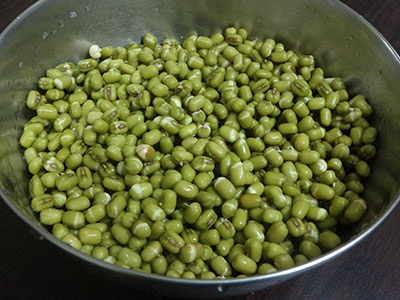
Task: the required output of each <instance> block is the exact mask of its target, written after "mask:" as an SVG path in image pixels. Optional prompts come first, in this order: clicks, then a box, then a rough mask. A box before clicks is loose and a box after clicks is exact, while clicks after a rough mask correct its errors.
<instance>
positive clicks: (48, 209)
mask: <svg viewBox="0 0 400 300" xmlns="http://www.w3.org/2000/svg"><path fill="white" fill-rule="evenodd" d="M89 55H90V58H88V59H84V60H81V61H79V62H78V63H77V64H74V63H71V62H66V63H62V64H60V65H58V66H56V67H54V68H51V69H49V70H47V71H46V76H45V77H43V78H40V79H39V81H38V87H39V89H38V90H32V91H30V92H29V95H28V97H27V106H28V108H30V109H31V110H34V111H35V112H36V115H35V116H34V117H32V118H31V119H30V120H29V122H27V124H26V125H25V127H24V130H23V133H22V136H21V138H20V144H21V146H22V147H24V148H26V150H25V152H24V157H25V159H26V163H27V165H28V169H29V172H30V173H31V174H32V178H31V179H30V181H29V192H30V195H31V196H32V200H31V206H32V209H33V210H34V211H35V212H37V213H39V214H40V221H41V223H43V224H44V225H48V226H49V227H50V228H51V230H52V233H53V234H54V236H55V237H57V238H58V239H60V240H61V241H63V242H65V243H67V244H69V245H70V246H72V247H73V248H75V249H78V250H80V251H82V252H84V253H86V254H88V255H91V256H93V257H95V258H97V259H101V260H104V261H106V262H109V263H112V264H116V265H119V266H121V267H124V268H130V269H133V270H141V271H144V272H149V273H150V272H151V273H155V274H159V275H166V276H171V277H181V278H201V279H213V278H231V277H243V276H249V275H254V274H267V273H271V272H276V271H278V270H282V269H287V268H290V267H293V266H296V265H299V264H303V263H305V262H307V261H309V260H311V259H313V258H316V257H318V256H320V255H321V254H322V253H324V252H326V251H329V250H332V249H334V248H336V247H337V246H339V245H340V244H341V237H340V236H339V232H340V231H341V230H343V228H346V226H351V225H352V224H354V223H356V222H358V221H359V220H361V219H362V217H363V215H364V214H365V212H366V210H367V205H366V202H365V200H364V199H363V198H362V196H361V194H362V192H363V190H364V185H363V183H362V180H363V179H364V178H365V177H368V176H369V174H370V167H369V165H368V161H369V160H370V159H372V158H373V157H374V156H375V155H376V148H375V139H376V134H377V131H376V129H375V128H374V127H371V126H370V124H369V122H368V121H367V117H369V116H370V115H371V114H372V108H371V106H370V105H369V104H368V103H367V101H366V99H365V97H364V96H362V95H356V96H355V97H352V98H351V97H349V94H348V92H347V91H346V89H345V86H344V83H343V80H341V79H340V78H325V76H324V71H323V70H322V69H321V68H317V67H316V66H315V61H314V58H313V56H311V55H299V54H296V53H295V52H293V51H291V50H286V49H285V47H284V45H283V44H282V43H278V42H275V41H274V40H272V39H266V40H264V41H262V40H249V39H247V32H246V30H244V29H238V30H237V29H235V28H232V27H231V28H227V29H226V30H225V32H224V34H222V33H216V34H214V35H213V36H211V37H205V36H196V35H191V36H189V37H188V38H187V39H186V40H185V41H183V43H182V44H179V42H178V41H176V40H174V39H165V40H164V41H162V43H161V44H158V40H157V38H156V37H155V36H153V35H151V34H145V35H144V36H143V39H142V44H138V43H135V42H133V43H131V44H129V45H128V46H126V47H117V48H115V49H114V48H112V47H111V46H108V47H104V48H100V47H98V46H97V45H93V46H91V47H90V49H89Z"/></svg>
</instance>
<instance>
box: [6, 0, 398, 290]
mask: <svg viewBox="0 0 400 300" xmlns="http://www.w3.org/2000/svg"><path fill="white" fill-rule="evenodd" d="M232 25H233V26H241V27H244V28H246V29H247V30H248V32H249V33H250V38H260V39H264V38H267V37H271V38H274V39H276V40H277V41H280V42H283V43H284V44H285V45H286V46H287V47H288V48H290V49H293V50H295V51H298V52H299V53H305V54H310V53H311V54H313V55H314V57H315V58H316V62H317V64H318V65H319V66H321V67H323V68H324V69H325V70H326V73H327V74H328V76H340V77H342V78H343V79H344V80H345V83H346V85H347V86H348V87H349V91H350V93H351V94H353V95H354V94H357V93H363V94H364V95H366V97H367V98H368V100H369V102H370V103H371V104H372V106H373V107H374V111H375V113H374V118H373V124H374V126H376V127H377V129H378V131H379V155H378V157H377V158H376V159H375V160H374V162H373V163H372V168H373V172H372V175H371V177H370V178H369V180H368V182H367V184H366V185H365V186H366V190H365V192H364V197H365V199H366V201H367V202H368V207H369V209H368V212H367V214H366V216H365V217H364V218H363V220H362V222H361V223H360V224H359V225H358V226H355V227H354V228H352V229H351V231H349V232H348V235H347V236H346V237H345V239H344V243H343V244H342V245H341V246H340V247H338V248H337V249H335V250H333V251H330V252H328V253H326V254H324V255H323V256H321V257H319V258H317V259H314V260H312V261H310V262H308V263H306V264H305V265H302V266H298V267H295V268H292V269H289V270H285V271H280V272H277V273H274V274H270V275H263V276H253V277H247V278H242V279H224V280H183V279H176V278H168V277H163V276H157V275H151V274H145V273H141V272H136V271H131V270H126V269H123V268H120V267H117V266H114V265H112V264H109V263H106V262H103V261H100V260H97V259H94V258H92V257H90V256H87V255H85V254H83V253H81V252H79V251H77V250H75V249H73V248H71V247H69V246H68V245H66V244H64V243H62V242H61V241H59V240H58V239H56V238H55V237H53V236H52V234H51V233H50V232H49V231H48V230H47V229H46V228H45V227H44V226H42V225H41V224H40V223H39V220H38V216H37V214H35V213H34V212H33V211H32V209H31V207H30V203H29V202H30V199H29V195H28V192H27V191H28V186H27V185H28V179H29V175H28V172H27V168H26V165H25V162H24V159H23V149H22V148H21V147H20V146H19V145H18V140H19V136H20V134H21V132H22V128H23V125H24V123H25V122H26V121H27V120H28V118H29V117H30V116H31V114H30V112H29V111H28V110H27V108H26V107H25V98H26V96H27V93H28V91H29V90H30V89H32V88H34V87H35V86H36V83H37V80H38V78H40V77H41V76H43V73H44V71H45V70H46V69H48V68H50V67H52V66H54V65H56V64H58V63H60V62H62V61H66V60H67V61H78V60H79V59H82V58H84V57H85V56H86V55H87V50H88V47H89V46H90V45H91V44H93V43H95V44H99V45H101V46H103V45H113V46H119V45H125V44H128V43H129V42H131V41H140V38H141V36H142V35H143V34H144V33H147V32H151V33H153V34H154V35H156V36H157V37H158V38H159V39H163V38H167V37H168V38H171V37H172V38H176V39H178V40H182V39H183V38H184V37H186V36H188V35H189V34H192V33H197V34H202V35H211V34H213V33H215V32H216V31H221V30H223V29H224V28H225V27H227V26H232ZM0 58H1V62H2V63H1V64H0V195H1V197H2V198H3V200H4V201H5V202H6V203H7V204H8V205H9V206H10V208H11V209H12V210H13V211H14V212H15V213H16V214H17V215H18V216H19V217H20V218H21V219H22V220H23V221H25V222H26V223H27V224H28V225H29V226H30V227H31V228H32V229H33V230H34V231H36V232H37V233H38V234H39V235H41V236H43V237H44V238H45V239H46V240H48V241H49V242H50V243H53V244H54V245H56V246H58V247H60V248H62V249H63V250H64V251H65V252H66V253H68V254H70V255H71V256H73V257H75V258H76V259H79V260H80V261H81V262H82V264H85V266H87V268H88V269H90V270H92V271H95V272H96V273H99V274H104V275H105V276H108V277H110V278H113V279H114V280H118V281H119V282H123V283H125V284H126V285H128V286H131V287H134V288H138V289H144V290H147V291H151V292H153V293H154V292H156V293H158V294H161V295H168V296H177V293H176V291H177V290H179V296H180V297H184V298H196V297H202V298H218V297H222V296H224V297H226V296H232V295H240V294H246V293H249V292H252V291H256V290H260V289H264V288H266V287H268V286H272V285H274V284H277V283H280V282H283V281H285V280H288V279H290V278H292V277H294V276H297V275H299V274H300V273H302V272H305V271H310V270H312V269H313V268H315V267H317V266H319V265H321V264H323V263H325V262H327V261H330V260H332V259H334V258H335V257H337V256H339V255H340V254H342V253H344V252H345V251H347V250H348V249H350V248H351V247H353V246H354V245H355V244H357V243H358V242H359V241H361V240H362V239H364V238H367V236H368V234H369V233H371V231H373V230H374V229H375V228H376V227H377V226H378V225H379V224H380V223H381V222H382V221H383V220H384V219H385V218H386V217H387V215H388V214H389V213H390V212H391V211H392V210H393V208H394V207H395V205H396V204H397V203H398V202H399V180H398V178H399V176H400V156H399V155H398V154H399V153H400V143H398V140H399V132H400V125H399V123H398V122H397V120H399V118H400V106H399V105H398V103H399V100H398V95H400V85H399V84H398V78H400V59H399V56H398V55H397V54H396V52H395V51H394V50H393V48H392V47H391V46H390V44H389V43H388V42H387V41H386V40H385V39H384V38H383V37H382V35H381V34H380V33H379V32H377V30H376V29H374V28H373V26H372V25H370V24H369V23H368V22H367V21H365V20H364V19H363V18H362V17H361V16H359V15H358V14H357V13H355V12H354V11H352V10H351V9H349V8H348V7H347V6H345V5H344V4H342V3H341V2H339V1H335V0H330V1H320V0H297V1H292V0H252V1H244V0H231V1H224V0H198V1H196V2H192V1H183V0H182V1H179V0H151V1H149V0H118V1H107V0H97V1H90V0H69V1H63V0H51V1H50V0H47V1H45V0H43V1H39V2H37V3H36V4H34V5H32V6H31V7H30V8H29V9H27V10H26V11H25V12H24V13H22V14H21V15H20V16H19V17H18V18H17V19H16V20H14V21H13V22H12V23H11V24H10V25H9V26H8V27H7V29H6V30H4V32H3V33H2V34H1V35H0Z"/></svg>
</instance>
